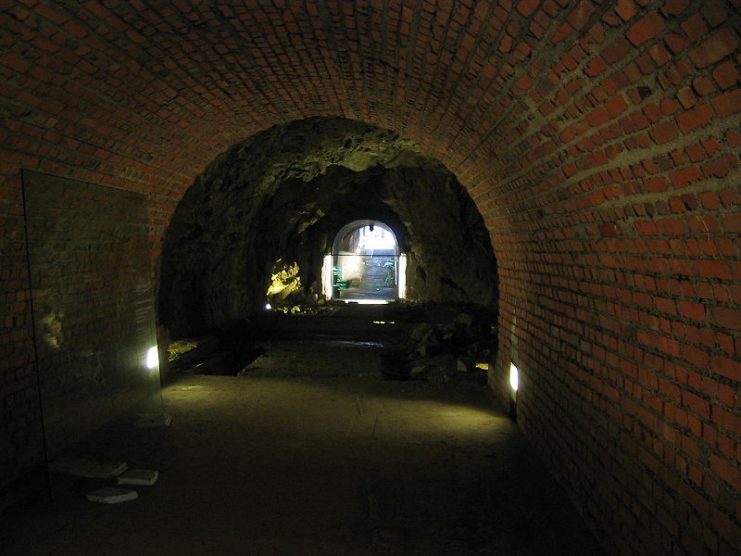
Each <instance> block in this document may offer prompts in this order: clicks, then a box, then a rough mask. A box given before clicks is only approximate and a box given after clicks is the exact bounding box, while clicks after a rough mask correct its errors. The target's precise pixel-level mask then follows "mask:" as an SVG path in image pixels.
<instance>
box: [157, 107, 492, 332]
mask: <svg viewBox="0 0 741 556" xmlns="http://www.w3.org/2000/svg"><path fill="white" fill-rule="evenodd" d="M358 219H375V220H379V221H382V222H384V223H386V224H387V225H388V226H389V227H390V228H391V229H392V230H393V231H394V233H395V235H396V237H397V240H398V242H399V245H400V248H401V250H402V251H403V252H404V253H406V254H407V257H408V271H407V288H408V297H410V298H411V299H415V300H420V301H436V302H451V301H452V302H467V303H476V304H479V305H483V306H488V307H493V306H494V304H495V303H496V299H497V287H496V263H495V259H494V255H493V251H492V247H491V243H490V239H489V235H488V232H487V231H486V229H485V227H484V223H483V220H482V218H481V216H480V214H479V213H478V211H477V209H476V207H475V205H474V203H473V201H472V200H471V198H470V197H469V195H468V193H467V192H466V191H465V189H464V188H463V187H462V186H461V185H460V184H459V183H458V181H457V180H456V178H455V176H454V175H453V174H451V173H450V172H449V171H448V170H447V169H446V168H445V167H444V166H442V165H441V164H439V163H438V162H436V161H435V160H433V159H431V158H429V157H426V156H424V155H423V154H422V153H421V152H420V150H419V148H418V147H417V146H416V145H415V144H413V143H411V142H409V141H406V140H404V139H402V138H400V137H399V136H397V135H395V134H394V133H391V132H389V131H385V130H381V129H378V128H374V127H371V126H368V125H365V124H362V123H359V122H355V121H350V120H344V119H338V118H312V119H308V120H303V121H299V122H293V123H290V124H287V125H283V126H278V127H274V128H271V129H269V130H267V131H264V132H262V133H259V134H257V135H255V136H254V137H251V138H249V139H247V140H245V141H243V142H241V143H239V144H237V145H235V146H234V147H233V148H232V149H230V150H229V151H228V152H226V153H224V154H223V155H222V156H220V157H219V158H218V159H217V160H215V161H214V162H213V163H212V164H211V165H210V166H209V167H208V169H207V170H206V172H204V174H203V175H202V176H200V177H199V178H198V179H197V180H196V182H195V183H194V184H193V186H192V187H191V188H190V189H189V190H188V192H187V193H186V195H185V197H184V198H183V200H182V201H181V203H180V205H179V206H178V208H177V210H176V212H175V215H174V216H173V219H172V223H171V225H170V229H169V231H168V233H167V236H166V239H165V243H164V248H163V256H162V266H161V284H160V291H159V299H160V311H159V318H160V322H161V323H162V324H163V325H165V326H166V327H168V328H170V330H171V333H172V336H173V338H178V337H183V336H185V335H195V334H201V333H203V332H204V331H206V330H209V329H212V328H214V327H217V326H222V325H224V324H226V323H229V322H232V321H238V320H241V319H244V318H248V317H249V316H250V315H254V314H256V313H258V312H259V311H261V310H262V308H263V306H264V304H265V302H266V300H267V291H268V288H269V287H270V285H271V277H272V275H273V274H274V273H275V268H276V267H275V265H276V262H277V261H278V260H280V264H281V265H284V266H285V267H289V268H291V267H293V265H297V267H298V272H297V273H296V274H295V275H294V277H295V283H296V284H300V286H298V287H296V288H294V289H293V291H291V294H290V295H291V303H293V304H297V303H303V304H306V303H313V302H316V301H317V300H318V299H319V297H320V294H321V284H320V279H321V265H322V260H323V257H324V255H325V254H326V253H328V252H329V250H330V249H331V245H332V242H333V240H334V236H335V234H336V233H337V232H338V231H339V229H340V228H342V227H343V226H344V225H346V224H347V223H348V222H351V221H353V220H358Z"/></svg>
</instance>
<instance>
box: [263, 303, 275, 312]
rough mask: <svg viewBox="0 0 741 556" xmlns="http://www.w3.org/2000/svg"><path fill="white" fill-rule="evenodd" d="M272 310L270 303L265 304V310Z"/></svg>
mask: <svg viewBox="0 0 741 556" xmlns="http://www.w3.org/2000/svg"><path fill="white" fill-rule="evenodd" d="M272 308H273V306H272V305H271V304H270V303H266V304H265V310H266V311H270V310H271V309H272Z"/></svg>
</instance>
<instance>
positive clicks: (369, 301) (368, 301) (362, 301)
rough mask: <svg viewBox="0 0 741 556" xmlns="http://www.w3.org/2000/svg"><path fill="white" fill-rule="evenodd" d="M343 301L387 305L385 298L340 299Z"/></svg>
mask: <svg viewBox="0 0 741 556" xmlns="http://www.w3.org/2000/svg"><path fill="white" fill-rule="evenodd" d="M341 301H344V302H345V303H357V304H358V305H388V301H386V300H385V299H342V300H341Z"/></svg>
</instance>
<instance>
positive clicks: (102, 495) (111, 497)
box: [87, 487, 139, 504]
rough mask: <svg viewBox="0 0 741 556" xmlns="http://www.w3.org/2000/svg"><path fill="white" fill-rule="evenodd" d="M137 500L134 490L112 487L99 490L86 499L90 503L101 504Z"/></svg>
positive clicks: (137, 496)
mask: <svg viewBox="0 0 741 556" xmlns="http://www.w3.org/2000/svg"><path fill="white" fill-rule="evenodd" d="M137 498H139V495H138V494H137V492H136V491H135V490H127V489H123V488H113V487H107V488H101V489H98V490H96V491H94V492H91V493H90V494H88V495H87V499H88V500H90V501H91V502H100V503H101V504H120V503H121V502H128V501H130V500H136V499H137Z"/></svg>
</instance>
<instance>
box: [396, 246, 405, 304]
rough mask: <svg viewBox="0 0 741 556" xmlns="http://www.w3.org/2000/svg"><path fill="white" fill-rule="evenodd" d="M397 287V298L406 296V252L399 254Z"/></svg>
mask: <svg viewBox="0 0 741 556" xmlns="http://www.w3.org/2000/svg"><path fill="white" fill-rule="evenodd" d="M396 283H397V284H398V287H399V299H406V297H407V256H406V253H402V254H401V255H399V276H398V278H397V280H396Z"/></svg>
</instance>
